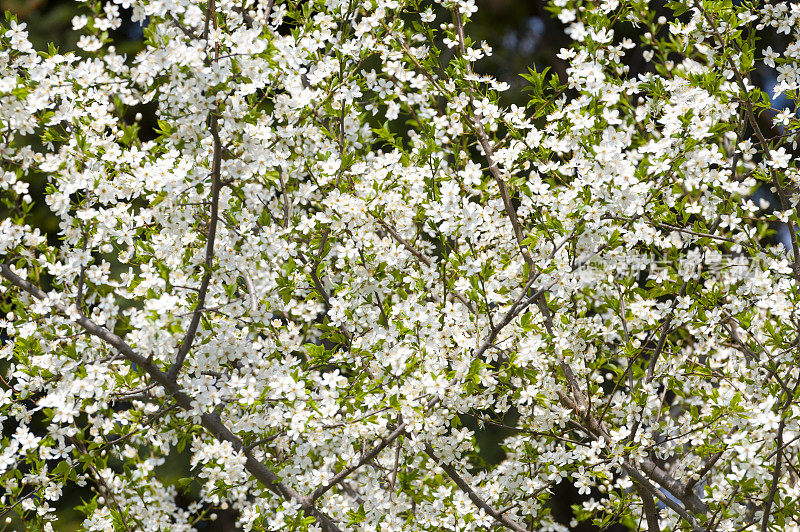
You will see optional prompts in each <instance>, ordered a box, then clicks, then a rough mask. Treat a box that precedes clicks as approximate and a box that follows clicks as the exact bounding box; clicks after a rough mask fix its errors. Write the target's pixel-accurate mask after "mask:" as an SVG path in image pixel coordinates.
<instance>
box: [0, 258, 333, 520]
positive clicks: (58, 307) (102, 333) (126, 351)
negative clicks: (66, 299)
mask: <svg viewBox="0 0 800 532" xmlns="http://www.w3.org/2000/svg"><path fill="white" fill-rule="evenodd" d="M0 276H2V277H4V278H5V279H6V280H7V281H9V282H10V283H11V284H12V285H14V286H16V287H17V288H19V289H21V290H24V291H25V292H27V293H29V294H30V295H32V296H33V297H35V298H36V299H39V300H47V299H48V296H47V294H46V293H45V292H44V291H42V290H41V289H40V288H39V287H38V286H36V285H34V284H33V283H31V282H29V281H27V280H25V279H22V278H21V277H20V276H18V275H17V274H15V273H14V272H13V271H11V268H10V267H9V266H8V265H7V264H5V263H0ZM52 308H53V309H54V310H55V311H57V312H59V313H61V314H63V315H65V316H69V315H70V314H69V311H68V309H67V308H66V307H65V306H64V305H62V304H60V303H55V304H53V305H52ZM74 322H75V323H77V324H78V325H79V326H80V327H82V328H83V329H84V330H85V331H86V332H87V333H89V334H90V335H92V336H94V337H96V338H98V339H100V340H102V341H104V342H105V343H106V344H108V345H109V346H111V347H113V348H114V349H116V350H117V351H119V352H120V353H121V354H122V356H124V357H125V358H126V359H127V360H128V361H130V362H132V363H133V364H135V365H136V366H137V367H138V368H141V369H142V370H144V371H145V372H146V373H147V374H148V375H150V377H151V378H152V379H153V380H154V381H156V382H157V383H158V384H159V385H161V387H162V388H164V390H165V391H166V392H167V394H168V395H171V396H172V397H173V398H174V399H175V402H176V403H177V404H178V406H179V407H180V408H182V409H183V410H186V411H189V412H191V411H193V410H194V407H193V406H192V397H191V396H190V395H189V394H187V393H186V392H185V391H184V390H183V388H181V386H180V385H179V384H178V382H177V381H176V380H175V378H173V377H171V376H170V375H168V374H167V373H166V372H164V371H162V370H161V369H160V368H159V367H158V366H156V364H154V363H153V361H152V359H150V358H148V357H144V356H142V355H141V354H139V353H137V352H136V351H135V350H134V349H133V348H132V347H131V346H130V345H128V344H127V343H126V342H125V340H123V339H122V338H120V337H119V336H117V335H116V334H114V333H113V332H111V331H109V330H108V329H106V328H105V327H101V326H100V325H97V324H96V323H95V322H94V321H92V320H91V319H89V318H86V317H84V316H79V317H78V318H76V319H74ZM200 424H201V425H202V427H203V428H205V429H206V430H207V431H208V432H209V433H210V434H212V435H213V436H214V437H215V438H217V439H218V440H220V441H227V442H229V443H230V444H231V446H232V447H233V449H234V451H236V452H241V453H242V454H243V455H244V456H245V458H246V462H245V468H247V470H248V471H249V472H250V474H252V475H253V477H255V479H256V480H258V481H259V482H260V483H261V484H262V485H263V486H264V487H266V488H267V489H268V490H270V491H271V492H273V493H275V494H276V495H279V496H281V497H283V498H284V499H285V500H287V501H296V502H297V503H299V504H300V506H301V507H302V508H303V511H304V512H305V513H306V515H310V516H313V517H314V518H315V519H316V520H317V522H318V523H319V524H320V526H322V528H323V530H325V531H327V532H339V530H340V529H339V527H338V526H336V524H335V523H334V522H333V521H332V520H331V518H330V517H328V516H327V515H326V514H325V513H323V512H322V511H320V510H319V509H317V508H316V507H315V506H314V503H313V501H311V500H309V499H308V498H307V497H303V496H302V495H300V494H299V493H297V492H296V491H295V490H294V489H292V488H291V487H290V486H287V485H285V484H284V483H283V482H281V480H280V479H279V478H278V476H277V475H275V473H273V472H272V471H271V470H270V469H269V468H268V467H267V466H266V465H264V464H263V463H262V462H260V461H259V460H257V459H256V458H255V457H254V456H253V454H252V453H251V452H250V451H249V450H248V449H247V448H246V447H245V446H244V444H243V443H242V441H241V440H240V439H239V437H238V436H236V435H235V434H234V433H233V432H231V430H230V429H229V428H228V427H227V426H225V424H224V423H223V422H222V420H221V419H220V416H219V414H218V413H208V412H204V413H203V414H201V415H200Z"/></svg>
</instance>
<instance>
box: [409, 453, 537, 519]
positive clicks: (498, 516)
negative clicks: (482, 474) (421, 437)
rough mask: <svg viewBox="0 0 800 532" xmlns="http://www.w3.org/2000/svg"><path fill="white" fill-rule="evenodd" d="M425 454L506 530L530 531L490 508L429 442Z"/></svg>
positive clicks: (474, 502) (476, 504)
mask: <svg viewBox="0 0 800 532" xmlns="http://www.w3.org/2000/svg"><path fill="white" fill-rule="evenodd" d="M425 453H426V454H427V455H428V456H430V457H431V458H432V459H433V461H434V462H436V464H437V465H438V466H439V467H441V468H442V470H443V471H444V472H445V473H447V476H448V477H450V479H451V480H452V481H453V482H454V483H455V485H456V486H458V488H459V489H460V490H461V491H463V492H464V493H465V494H466V495H467V497H469V500H471V501H472V503H473V504H474V505H475V506H477V507H478V508H480V509H481V510H483V511H484V512H486V513H487V514H489V515H491V516H492V517H493V518H494V520H495V521H497V522H498V523H500V524H501V525H503V526H505V527H506V528H508V529H510V530H514V531H515V532H527V530H528V529H527V528H525V527H524V526H522V525H520V524H519V523H515V522H514V521H512V520H511V519H509V518H508V517H506V516H505V515H503V513H502V512H499V511H497V510H495V509H494V508H492V507H491V506H489V504H488V503H487V502H486V501H484V500H483V499H482V498H481V497H480V495H478V494H477V493H476V492H475V490H473V489H472V488H471V487H470V485H469V484H467V482H466V481H465V480H464V479H463V478H461V475H459V474H458V471H456V470H455V468H454V467H453V466H451V465H449V464H446V463H444V462H442V461H441V460H440V459H439V458H438V457H437V456H436V453H435V451H434V450H433V447H431V444H430V443H428V442H425Z"/></svg>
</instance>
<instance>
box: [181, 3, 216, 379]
mask: <svg viewBox="0 0 800 532" xmlns="http://www.w3.org/2000/svg"><path fill="white" fill-rule="evenodd" d="M213 7H214V2H213V1H211V2H209V8H208V16H207V18H206V21H208V19H210V18H211V17H212V16H214V12H213ZM218 113H219V102H217V104H216V109H215V110H214V111H212V112H211V113H209V116H208V123H209V130H210V132H211V139H212V141H213V143H214V153H213V155H212V161H211V218H210V220H209V222H208V235H207V237H206V257H205V259H206V260H205V273H204V274H203V279H202V280H201V281H200V289H199V290H198V293H197V304H196V305H195V308H194V313H193V314H192V321H191V322H189V328H188V329H187V330H186V334H185V336H184V337H183V340H182V341H181V345H180V348H179V349H178V354H177V355H176V356H175V362H174V363H173V365H172V367H171V368H170V369H169V371H168V375H169V376H170V377H172V378H174V377H175V376H176V375H178V373H179V372H180V370H181V368H182V367H183V363H184V361H185V360H186V355H188V354H189V350H190V349H191V348H192V344H193V343H194V339H195V337H196V336H197V327H198V325H199V324H200V318H201V317H202V315H203V310H204V309H203V306H204V305H205V302H206V295H207V293H208V285H209V282H210V281H211V272H212V269H213V265H214V242H215V240H216V236H217V222H218V220H219V191H220V188H221V183H220V173H221V172H220V169H221V166H222V141H221V140H220V137H219V118H218V116H217V115H218Z"/></svg>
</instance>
